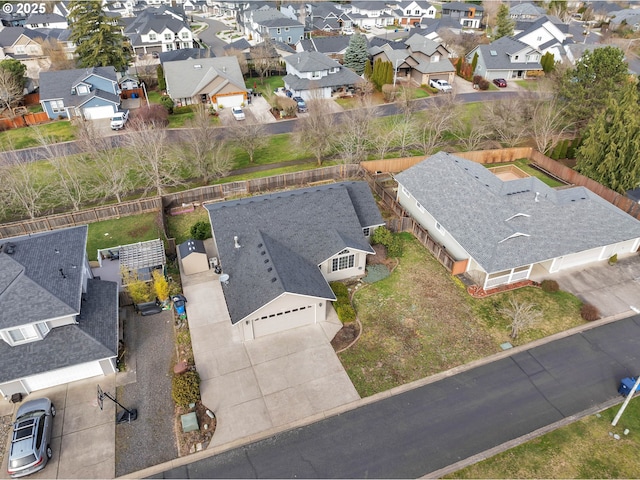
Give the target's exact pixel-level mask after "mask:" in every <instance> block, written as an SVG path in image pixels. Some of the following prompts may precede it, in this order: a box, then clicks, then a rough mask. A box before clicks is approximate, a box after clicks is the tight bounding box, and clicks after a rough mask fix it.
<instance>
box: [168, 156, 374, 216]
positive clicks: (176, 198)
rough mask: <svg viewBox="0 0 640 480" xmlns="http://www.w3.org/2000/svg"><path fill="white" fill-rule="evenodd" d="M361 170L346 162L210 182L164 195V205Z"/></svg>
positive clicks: (351, 175) (355, 173)
mask: <svg viewBox="0 0 640 480" xmlns="http://www.w3.org/2000/svg"><path fill="white" fill-rule="evenodd" d="M360 172H361V169H360V168H359V166H358V165H355V164H346V165H335V166H332V167H324V168H317V169H314V170H304V171H302V172H293V173H283V174H281V175H273V176H271V177H264V178H253V179H250V180H243V181H238V182H229V183H221V184H219V185H207V186H206V187H199V188H194V189H191V190H185V191H183V192H176V193H171V194H168V195H164V196H163V197H162V204H163V207H164V208H165V210H166V209H171V208H175V207H179V206H182V205H186V204H191V203H203V202H209V201H214V200H224V199H226V198H230V197H231V198H233V197H237V196H243V195H250V194H256V193H262V192H269V191H273V190H278V189H283V188H287V187H300V186H304V185H309V184H313V183H316V182H325V181H332V180H336V179H340V180H342V179H346V178H354V177H357V176H360Z"/></svg>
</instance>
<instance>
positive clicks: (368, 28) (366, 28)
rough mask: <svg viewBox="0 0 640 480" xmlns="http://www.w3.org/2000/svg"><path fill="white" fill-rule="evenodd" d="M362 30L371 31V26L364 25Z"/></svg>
mask: <svg viewBox="0 0 640 480" xmlns="http://www.w3.org/2000/svg"><path fill="white" fill-rule="evenodd" d="M362 28H364V29H365V30H371V25H363V26H362Z"/></svg>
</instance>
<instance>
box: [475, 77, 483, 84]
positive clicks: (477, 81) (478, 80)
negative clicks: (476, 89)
mask: <svg viewBox="0 0 640 480" xmlns="http://www.w3.org/2000/svg"><path fill="white" fill-rule="evenodd" d="M481 80H482V75H474V76H473V84H474V85H479V84H480V81H481Z"/></svg>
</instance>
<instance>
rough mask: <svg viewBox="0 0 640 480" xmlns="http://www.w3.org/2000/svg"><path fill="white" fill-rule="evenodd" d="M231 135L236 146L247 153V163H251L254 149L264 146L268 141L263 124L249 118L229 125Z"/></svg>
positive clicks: (254, 153)
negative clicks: (231, 125)
mask: <svg viewBox="0 0 640 480" xmlns="http://www.w3.org/2000/svg"><path fill="white" fill-rule="evenodd" d="M231 135H232V137H233V139H234V143H235V144H236V145H237V146H238V148H240V149H242V150H244V151H245V152H247V155H249V163H253V161H254V159H255V155H256V151H257V150H259V149H261V148H264V147H265V146H266V145H267V144H268V142H269V139H268V138H267V134H266V130H265V128H264V125H262V124H260V123H254V122H250V121H249V120H245V121H244V122H242V121H240V122H236V123H235V125H234V126H233V127H231Z"/></svg>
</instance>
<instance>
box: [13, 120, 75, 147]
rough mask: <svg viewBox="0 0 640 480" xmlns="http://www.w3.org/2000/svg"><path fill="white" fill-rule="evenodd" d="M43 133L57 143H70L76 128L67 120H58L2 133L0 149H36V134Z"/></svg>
mask: <svg viewBox="0 0 640 480" xmlns="http://www.w3.org/2000/svg"><path fill="white" fill-rule="evenodd" d="M38 130H39V131H41V132H42V133H43V135H45V136H47V137H51V138H53V139H54V141H55V142H68V141H69V140H73V139H74V138H75V136H74V127H73V126H72V125H71V122H69V121H67V120H56V121H53V122H51V123H45V124H42V125H39V126H37V127H30V128H13V129H11V130H6V131H4V132H0V147H1V148H2V149H4V150H20V149H21V148H29V147H35V146H37V145H38V141H37V140H36V136H35V132H36V131H38Z"/></svg>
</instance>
